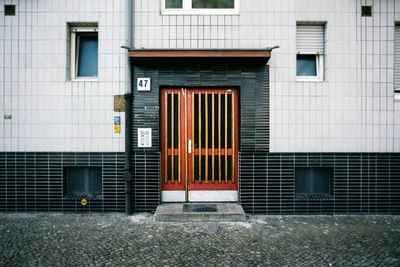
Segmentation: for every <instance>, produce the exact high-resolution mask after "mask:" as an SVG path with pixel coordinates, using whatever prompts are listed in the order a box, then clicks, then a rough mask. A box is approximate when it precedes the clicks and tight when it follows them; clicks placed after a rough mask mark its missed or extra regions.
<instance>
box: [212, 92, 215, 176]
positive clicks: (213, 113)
mask: <svg viewBox="0 0 400 267" xmlns="http://www.w3.org/2000/svg"><path fill="white" fill-rule="evenodd" d="M211 114H212V120H211V138H212V140H211V151H212V156H211V163H212V173H211V177H212V182H214V173H215V162H214V156H215V151H214V146H215V133H214V132H215V100H214V93H212V99H211Z"/></svg>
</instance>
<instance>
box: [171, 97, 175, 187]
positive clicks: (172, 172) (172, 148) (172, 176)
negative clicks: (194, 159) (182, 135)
mask: <svg viewBox="0 0 400 267" xmlns="http://www.w3.org/2000/svg"><path fill="white" fill-rule="evenodd" d="M174 98H175V94H174V93H172V94H171V179H172V182H174V181H175V168H174V167H175V164H174V157H175V155H174V152H175V136H174V119H175V107H174Z"/></svg>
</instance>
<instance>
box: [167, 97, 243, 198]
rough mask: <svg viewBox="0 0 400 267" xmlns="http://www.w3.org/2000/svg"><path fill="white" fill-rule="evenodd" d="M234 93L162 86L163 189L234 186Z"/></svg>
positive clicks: (235, 115) (235, 137)
mask: <svg viewBox="0 0 400 267" xmlns="http://www.w3.org/2000/svg"><path fill="white" fill-rule="evenodd" d="M238 103H239V102H238V93H237V91H236V90H233V89H164V90H162V91H161V111H160V113H161V138H160V140H161V153H162V164H161V166H162V171H161V179H162V190H186V191H188V190H237V188H238Z"/></svg>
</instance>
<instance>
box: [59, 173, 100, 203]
mask: <svg viewBox="0 0 400 267" xmlns="http://www.w3.org/2000/svg"><path fill="white" fill-rule="evenodd" d="M64 190H65V197H66V198H77V199H79V198H83V197H85V198H88V199H98V198H101V197H102V191H103V190H102V173H101V168H100V167H66V168H65V170H64Z"/></svg>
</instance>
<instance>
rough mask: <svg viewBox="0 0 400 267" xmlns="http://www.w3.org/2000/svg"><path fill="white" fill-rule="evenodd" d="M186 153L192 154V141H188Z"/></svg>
mask: <svg viewBox="0 0 400 267" xmlns="http://www.w3.org/2000/svg"><path fill="white" fill-rule="evenodd" d="M187 149H188V153H189V154H191V153H192V139H189V140H188V148H187Z"/></svg>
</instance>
